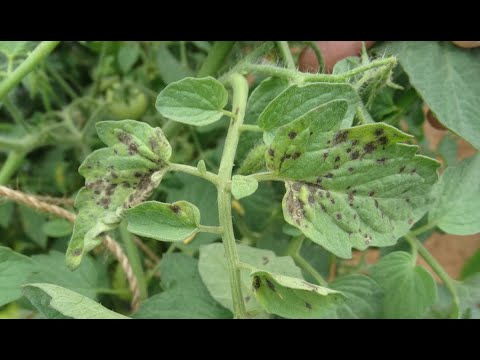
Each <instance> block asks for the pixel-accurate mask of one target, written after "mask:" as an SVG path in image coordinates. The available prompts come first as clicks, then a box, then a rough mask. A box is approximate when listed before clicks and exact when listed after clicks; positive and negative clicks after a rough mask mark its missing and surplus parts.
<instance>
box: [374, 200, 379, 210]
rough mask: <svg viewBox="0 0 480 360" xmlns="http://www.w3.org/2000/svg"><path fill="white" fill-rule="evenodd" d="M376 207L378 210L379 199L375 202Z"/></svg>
mask: <svg viewBox="0 0 480 360" xmlns="http://www.w3.org/2000/svg"><path fill="white" fill-rule="evenodd" d="M374 204H375V207H376V208H377V209H378V201H377V199H375V200H374Z"/></svg>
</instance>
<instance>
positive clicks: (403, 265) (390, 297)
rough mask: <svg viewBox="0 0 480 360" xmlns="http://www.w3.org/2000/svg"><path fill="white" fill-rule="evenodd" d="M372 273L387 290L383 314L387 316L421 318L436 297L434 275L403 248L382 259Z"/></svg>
mask: <svg viewBox="0 0 480 360" xmlns="http://www.w3.org/2000/svg"><path fill="white" fill-rule="evenodd" d="M372 277H373V279H374V280H376V281H377V282H378V283H379V284H380V286H381V287H382V288H383V290H384V292H385V298H384V305H383V317H385V318H388V319H390V318H394V319H398V318H413V319H415V318H421V317H422V316H423V315H425V313H426V312H427V310H428V308H429V307H430V306H431V305H433V304H434V303H435V300H436V298H437V287H436V284H435V280H433V277H432V275H430V273H429V272H428V271H427V270H425V268H423V267H421V266H415V265H414V264H413V261H412V256H411V255H410V254H409V253H406V252H403V251H397V252H393V253H390V254H388V255H387V256H385V257H383V258H382V259H380V261H379V262H378V263H377V264H375V265H374V266H373V267H372Z"/></svg>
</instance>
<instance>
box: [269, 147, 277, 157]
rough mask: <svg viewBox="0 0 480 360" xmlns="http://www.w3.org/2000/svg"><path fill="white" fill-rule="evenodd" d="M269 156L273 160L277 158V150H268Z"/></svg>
mask: <svg viewBox="0 0 480 360" xmlns="http://www.w3.org/2000/svg"><path fill="white" fill-rule="evenodd" d="M268 155H269V156H270V157H272V158H273V157H274V156H275V150H273V149H272V148H268Z"/></svg>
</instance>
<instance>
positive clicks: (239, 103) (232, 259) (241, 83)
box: [217, 74, 248, 318]
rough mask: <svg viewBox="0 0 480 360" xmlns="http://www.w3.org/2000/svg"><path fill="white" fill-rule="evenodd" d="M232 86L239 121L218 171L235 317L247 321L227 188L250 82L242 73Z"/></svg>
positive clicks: (230, 133) (231, 129)
mask: <svg viewBox="0 0 480 360" xmlns="http://www.w3.org/2000/svg"><path fill="white" fill-rule="evenodd" d="M229 83H230V85H231V86H232V88H233V104H232V105H233V106H232V110H233V112H234V113H235V114H236V115H237V116H236V119H232V120H231V121H230V127H229V128H228V133H227V137H226V140H225V145H224V149H223V155H222V160H221V162H220V168H219V171H218V177H219V178H218V180H219V181H218V184H217V191H218V214H219V223H220V226H221V227H222V228H223V229H224V232H223V236H222V241H223V246H224V247H225V255H226V259H227V267H228V273H229V278H230V286H231V290H232V301H233V313H234V317H235V318H245V317H246V316H247V313H246V310H245V303H244V302H243V297H242V288H241V282H240V269H239V268H238V266H237V265H238V263H239V261H240V260H239V257H238V253H237V247H236V244H235V235H234V233H233V224H232V194H231V193H230V191H229V190H228V185H229V183H230V182H231V180H232V168H233V162H234V160H235V153H236V151H237V146H238V140H239V137H240V126H241V125H242V123H243V118H244V116H245V108H246V106H247V97H248V83H247V80H246V79H245V78H244V77H243V76H242V75H240V74H232V75H231V77H230V78H229Z"/></svg>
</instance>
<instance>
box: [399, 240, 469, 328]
mask: <svg viewBox="0 0 480 360" xmlns="http://www.w3.org/2000/svg"><path fill="white" fill-rule="evenodd" d="M405 239H407V241H408V243H409V244H410V245H411V246H412V247H415V248H416V249H417V250H418V252H419V253H420V255H421V256H422V257H423V259H424V260H425V261H426V262H427V264H428V265H430V267H431V268H432V269H433V271H435V273H436V274H437V275H438V277H439V278H440V279H441V280H442V282H443V283H444V284H445V286H446V287H447V289H448V291H449V292H450V294H451V295H452V298H453V310H452V313H451V314H450V318H452V319H458V318H459V316H460V299H459V298H458V294H457V289H456V288H455V284H454V283H453V280H452V279H451V278H450V276H449V275H448V274H447V272H446V271H445V270H444V269H443V267H442V265H440V264H439V263H438V261H437V260H436V259H435V258H434V257H433V256H432V254H430V252H429V251H428V250H427V249H426V248H425V247H424V246H423V244H422V243H421V242H420V240H418V239H417V238H416V237H415V236H413V235H411V233H410V234H407V235H405Z"/></svg>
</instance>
